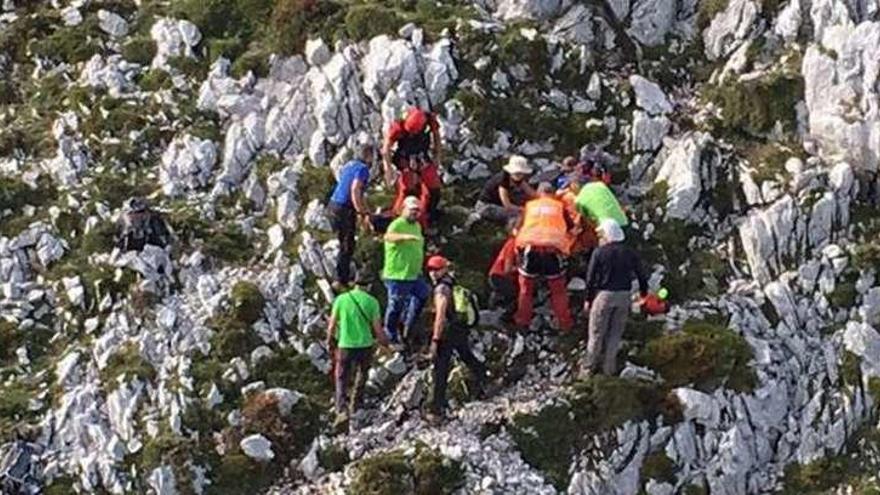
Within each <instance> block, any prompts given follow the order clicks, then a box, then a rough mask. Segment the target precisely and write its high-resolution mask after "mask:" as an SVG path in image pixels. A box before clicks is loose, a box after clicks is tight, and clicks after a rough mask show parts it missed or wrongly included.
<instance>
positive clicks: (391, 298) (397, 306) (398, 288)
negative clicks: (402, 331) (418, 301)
mask: <svg viewBox="0 0 880 495" xmlns="http://www.w3.org/2000/svg"><path fill="white" fill-rule="evenodd" d="M406 284H407V283H406V282H402V281H399V280H386V281H385V288H386V289H387V292H388V307H387V308H386V309H385V334H386V335H388V338H389V339H391V340H392V341H393V342H394V343H400V335H399V334H398V326H399V325H400V317H401V315H402V314H403V312H404V310H405V309H406V304H407V301H408V300H409V298H408V295H409V290H407V286H406Z"/></svg>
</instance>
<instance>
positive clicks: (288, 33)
mask: <svg viewBox="0 0 880 495" xmlns="http://www.w3.org/2000/svg"><path fill="white" fill-rule="evenodd" d="M345 12H346V10H345V8H344V6H343V4H342V3H340V2H335V1H326V0H277V1H276V2H275V7H274V8H273V9H272V14H271V16H270V18H269V23H268V25H269V28H270V33H269V35H268V36H267V38H268V39H269V43H270V44H269V48H270V51H273V52H276V53H280V54H283V55H291V54H294V53H299V52H302V50H303V48H304V47H305V43H306V39H307V38H308V37H309V36H310V35H311V36H316V37H317V36H322V37H324V38H325V39H326V40H327V41H328V42H332V41H333V39H334V38H335V37H336V34H335V33H336V32H338V31H341V30H342V28H343V25H344V24H347V23H345V22H344V20H343V19H346V20H347V18H346V17H344V16H345Z"/></svg>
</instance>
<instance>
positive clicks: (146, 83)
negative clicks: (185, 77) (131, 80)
mask: <svg viewBox="0 0 880 495" xmlns="http://www.w3.org/2000/svg"><path fill="white" fill-rule="evenodd" d="M139 83H140V86H141V88H143V89H144V91H159V90H163V89H171V88H173V87H174V83H173V82H172V81H171V76H170V75H168V73H167V72H165V71H164V70H162V69H150V70H148V71H146V72H144V73H143V74H142V75H141V77H140V81H139Z"/></svg>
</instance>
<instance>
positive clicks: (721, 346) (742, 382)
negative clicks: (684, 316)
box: [636, 320, 757, 392]
mask: <svg viewBox="0 0 880 495" xmlns="http://www.w3.org/2000/svg"><path fill="white" fill-rule="evenodd" d="M636 360H637V361H638V363H639V364H641V365H644V366H648V367H650V368H652V369H654V370H656V371H657V372H658V373H660V376H662V377H663V378H664V379H665V380H666V384H667V386H669V387H683V386H692V387H694V388H696V389H698V390H702V391H705V392H711V391H713V390H715V389H717V388H719V387H728V388H731V389H733V390H736V391H738V392H748V391H751V390H752V389H754V387H755V384H756V382H757V378H756V376H755V373H754V371H753V370H752V369H751V368H750V366H749V362H750V361H751V360H752V349H751V347H750V346H749V344H748V342H746V340H745V339H744V338H743V337H742V336H741V335H739V334H737V333H735V332H733V331H732V330H730V329H728V328H725V327H723V326H721V325H717V324H713V323H708V322H703V321H693V320H692V321H688V322H686V323H685V324H684V326H683V328H682V329H681V331H679V332H676V333H671V334H668V335H665V336H663V337H660V338H659V339H655V340H652V341H650V342H648V344H647V345H646V346H645V348H644V349H643V350H642V352H640V353H639V355H638V356H637V358H636Z"/></svg>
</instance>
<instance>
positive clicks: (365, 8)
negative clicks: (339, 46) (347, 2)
mask: <svg viewBox="0 0 880 495" xmlns="http://www.w3.org/2000/svg"><path fill="white" fill-rule="evenodd" d="M404 23H405V21H404V20H403V19H402V18H401V17H400V16H399V15H397V12H395V11H394V9H391V8H388V7H386V6H384V5H382V4H380V3H375V4H373V3H367V4H360V5H355V6H353V7H351V8H350V9H349V10H348V13H347V14H346V15H345V32H346V33H347V34H348V36H349V37H350V38H351V39H353V40H355V41H359V40H366V39H370V38H373V37H374V36H379V35H380V34H395V33H397V31H398V30H399V29H400V28H401V26H403V25H404Z"/></svg>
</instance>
